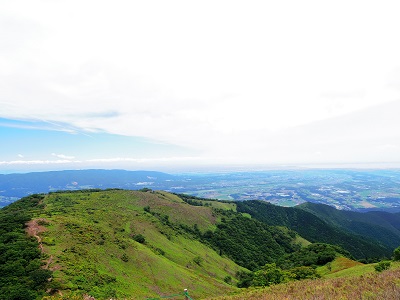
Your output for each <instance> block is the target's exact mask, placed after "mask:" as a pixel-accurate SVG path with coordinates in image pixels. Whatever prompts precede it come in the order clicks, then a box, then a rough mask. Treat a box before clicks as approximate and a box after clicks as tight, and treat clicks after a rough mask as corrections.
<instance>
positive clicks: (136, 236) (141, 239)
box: [133, 234, 146, 244]
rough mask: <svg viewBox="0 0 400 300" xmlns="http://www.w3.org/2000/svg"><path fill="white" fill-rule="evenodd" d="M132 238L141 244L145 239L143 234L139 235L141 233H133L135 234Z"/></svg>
mask: <svg viewBox="0 0 400 300" xmlns="http://www.w3.org/2000/svg"><path fill="white" fill-rule="evenodd" d="M133 239H134V240H135V241H136V242H138V243H141V244H143V243H144V242H145V241H146V239H145V237H144V236H143V235H141V234H137V235H135V236H134V237H133Z"/></svg>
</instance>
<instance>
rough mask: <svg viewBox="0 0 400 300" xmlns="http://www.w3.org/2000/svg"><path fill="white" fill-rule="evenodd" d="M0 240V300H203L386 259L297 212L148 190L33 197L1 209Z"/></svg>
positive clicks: (255, 203) (373, 248) (366, 243)
mask: <svg viewBox="0 0 400 300" xmlns="http://www.w3.org/2000/svg"><path fill="white" fill-rule="evenodd" d="M294 229H296V230H297V231H298V232H302V234H301V235H299V234H298V232H296V231H294ZM0 233H1V235H0V250H1V251H0V272H1V274H2V277H1V279H0V299H9V300H17V299H24V300H25V299H26V300H30V299H37V298H38V297H40V296H46V299H66V298H68V299H82V297H84V295H91V296H94V297H95V298H96V299H110V298H118V299H124V298H126V299H144V298H148V297H155V298H160V297H164V296H165V297H167V296H170V295H174V294H180V295H182V291H183V290H184V289H185V288H187V289H189V291H190V295H191V297H193V299H201V298H205V297H212V296H218V295H221V294H222V295H224V294H225V295H226V294H231V293H234V292H237V291H238V288H237V287H236V286H240V287H248V286H265V285H269V284H271V283H280V282H285V281H287V280H299V279H304V278H316V277H318V276H319V275H318V274H317V273H316V272H317V271H316V269H315V268H316V267H317V266H319V268H324V267H323V266H324V265H325V267H326V264H327V263H328V264H329V263H331V269H335V270H339V269H340V268H341V267H340V266H343V265H348V264H350V259H351V257H352V256H351V254H350V253H349V252H352V251H354V249H357V250H358V251H359V252H354V253H355V254H359V253H363V255H364V254H365V255H370V256H375V255H376V256H381V257H382V256H383V255H384V253H386V252H384V251H385V250H386V249H385V248H384V247H382V246H380V245H375V244H374V243H373V242H370V241H368V240H367V239H364V240H362V238H361V237H360V236H356V235H354V234H350V233H346V232H345V231H343V230H339V229H338V228H337V227H334V226H333V225H330V224H327V223H326V222H325V221H323V220H321V219H320V218H318V217H317V216H315V215H314V214H312V213H310V212H306V211H304V210H302V209H299V208H283V207H277V206H275V205H271V204H268V203H266V202H261V201H248V202H243V203H242V202H230V201H216V200H208V199H200V198H196V197H192V196H188V195H180V194H171V193H168V192H163V191H153V190H150V189H148V188H144V189H142V190H137V191H133V190H120V189H108V190H99V189H90V190H78V191H59V192H51V193H49V194H35V195H31V196H29V197H25V198H22V199H21V200H18V201H16V202H14V203H12V204H11V205H9V206H7V207H5V208H3V209H1V210H0ZM29 236H30V237H29ZM304 237H306V239H305V238H304ZM310 242H315V243H312V244H310ZM317 242H319V243H317ZM321 242H324V243H321ZM327 243H332V244H337V245H343V248H345V249H346V247H347V248H349V249H346V250H348V251H346V250H345V249H342V248H341V247H339V246H337V245H329V244H327ZM368 247H369V248H368ZM382 249H383V250H382ZM354 253H352V254H353V255H354V256H356V255H355V254H354ZM339 259H342V261H340V263H338V261H339ZM346 259H347V260H346ZM352 264H353V263H352ZM354 264H356V263H355V262H354ZM326 268H328V267H326ZM325 273H330V271H329V272H327V271H325ZM271 274H274V275H273V276H275V277H274V278H271V277H270V276H272V275H271Z"/></svg>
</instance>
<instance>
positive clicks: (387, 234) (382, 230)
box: [297, 202, 400, 249]
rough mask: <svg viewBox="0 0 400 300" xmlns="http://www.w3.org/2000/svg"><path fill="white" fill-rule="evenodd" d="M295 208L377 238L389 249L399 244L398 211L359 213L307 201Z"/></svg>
mask: <svg viewBox="0 0 400 300" xmlns="http://www.w3.org/2000/svg"><path fill="white" fill-rule="evenodd" d="M297 208H300V209H303V210H305V211H308V212H310V213H312V214H314V215H315V216H317V217H318V218H320V219H322V220H324V221H325V222H326V223H328V224H330V225H333V226H336V227H338V228H341V229H343V230H346V231H347V232H351V233H354V234H358V235H362V236H366V237H369V238H371V239H374V240H377V241H379V242H380V243H382V244H383V245H385V246H387V247H389V248H391V249H394V248H396V247H398V245H400V214H399V213H388V212H383V211H381V212H380V211H371V212H365V213H359V212H353V211H346V210H338V209H335V208H334V207H331V206H328V205H324V204H316V203H309V202H307V203H303V204H300V205H298V206H297Z"/></svg>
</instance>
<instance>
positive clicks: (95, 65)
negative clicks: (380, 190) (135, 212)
mask: <svg viewBox="0 0 400 300" xmlns="http://www.w3.org/2000/svg"><path fill="white" fill-rule="evenodd" d="M399 8H400V4H399V3H398V1H380V2H379V3H378V2H376V3H374V2H372V1H358V0H347V1H344V0H343V1H341V0H339V1H335V2H332V3H327V2H324V1H311V0H306V1H294V0H293V1H291V0H288V1H246V2H244V1H201V2H193V1H152V0H150V1H124V0H121V1H117V2H114V3H111V2H109V1H101V0H100V1H92V0H87V1H74V0H71V1H67V2H62V1H51V2H48V1H44V0H43V1H35V2H32V1H27V0H15V1H3V2H1V3H0V38H1V40H2V47H0V139H1V141H2V147H1V150H0V155H1V156H0V173H1V172H10V171H35V170H43V169H71V168H87V167H91V168H102V167H104V168H126V169H138V168H139V169H162V170H178V169H185V170H190V169H193V170H194V169H199V168H202V169H207V168H215V167H218V166H224V167H229V166H238V167H242V166H248V167H249V168H250V167H251V168H254V167H257V168H263V167H265V166H286V165H307V166H322V165H324V166H325V165H329V166H336V165H343V164H347V165H354V164H355V165H371V164H378V165H379V164H380V165H385V166H398V165H399V162H400V151H399V150H400V133H398V130H397V128H400V118H398V117H397V112H398V111H400V56H399V55H398V53H400V44H399V43H398V38H397V36H398V32H397V31H398V30H397V29H398V28H400V19H399V18H398V14H397V12H398V10H399ZM71 20H73V21H71Z"/></svg>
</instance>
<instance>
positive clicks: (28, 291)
mask: <svg viewBox="0 0 400 300" xmlns="http://www.w3.org/2000/svg"><path fill="white" fill-rule="evenodd" d="M43 198H44V196H42V195H33V196H30V197H27V198H24V199H23V200H21V201H17V202H14V203H13V204H11V205H9V206H8V207H6V208H4V209H2V210H0V274H1V276H0V299H8V300H14V299H15V300H17V299H18V300H30V299H36V298H37V297H39V296H42V295H44V291H45V290H46V288H48V287H49V285H50V284H49V282H48V279H49V278H50V277H51V276H52V272H51V271H50V270H47V269H44V268H42V259H44V257H43V255H42V253H41V252H40V250H39V248H38V243H37V241H36V239H35V238H34V237H29V236H27V234H26V232H25V224H26V223H27V222H28V221H29V220H30V219H31V217H32V213H31V211H30V210H35V209H37V208H38V207H39V206H40V202H41V201H42V199H43Z"/></svg>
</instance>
